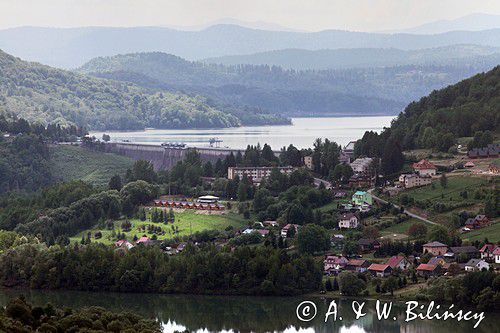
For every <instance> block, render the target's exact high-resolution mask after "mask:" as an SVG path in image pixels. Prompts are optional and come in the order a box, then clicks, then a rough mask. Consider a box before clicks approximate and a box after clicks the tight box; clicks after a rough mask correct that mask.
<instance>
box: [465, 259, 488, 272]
mask: <svg viewBox="0 0 500 333" xmlns="http://www.w3.org/2000/svg"><path fill="white" fill-rule="evenodd" d="M489 269H490V264H488V263H487V262H486V261H484V260H481V259H471V260H469V261H468V262H467V263H466V264H465V270H466V271H467V272H474V271H482V270H489Z"/></svg>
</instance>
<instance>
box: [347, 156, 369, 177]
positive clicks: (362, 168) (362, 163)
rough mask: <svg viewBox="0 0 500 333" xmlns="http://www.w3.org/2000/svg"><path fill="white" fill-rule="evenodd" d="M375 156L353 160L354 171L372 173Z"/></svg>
mask: <svg viewBox="0 0 500 333" xmlns="http://www.w3.org/2000/svg"><path fill="white" fill-rule="evenodd" d="M372 162H373V158H370V157H360V158H357V159H355V160H354V161H352V162H351V168H352V171H354V173H365V174H366V173H370V170H371V165H372Z"/></svg>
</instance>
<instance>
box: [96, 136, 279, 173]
mask: <svg viewBox="0 0 500 333" xmlns="http://www.w3.org/2000/svg"><path fill="white" fill-rule="evenodd" d="M190 149H195V150H196V151H197V152H198V153H199V154H200V158H201V160H202V161H204V162H207V161H210V162H212V163H214V162H216V161H217V159H219V158H220V159H221V160H222V159H224V158H226V156H228V155H230V154H231V153H233V154H235V155H236V154H237V153H238V152H241V153H242V154H243V153H244V151H245V150H244V149H230V148H215V147H181V146H178V147H175V146H171V145H167V146H161V145H149V144H139V143H129V142H109V143H106V145H105V151H106V152H109V153H115V154H119V155H124V156H127V157H130V158H132V159H134V160H146V161H149V162H151V163H152V164H153V166H154V168H155V170H168V169H170V168H172V167H173V166H174V165H175V164H177V162H179V161H182V160H183V159H184V157H185V156H186V154H187V152H188V151H189V150H190ZM274 154H275V155H276V156H279V155H280V152H279V151H275V152H274Z"/></svg>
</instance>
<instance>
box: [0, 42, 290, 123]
mask: <svg viewBox="0 0 500 333" xmlns="http://www.w3.org/2000/svg"><path fill="white" fill-rule="evenodd" d="M1 108H3V109H4V111H5V112H7V113H10V114H14V115H17V116H20V117H23V118H25V119H27V120H28V121H30V122H35V123H36V122H40V123H42V124H47V123H57V124H62V125H66V124H76V125H79V126H85V127H88V128H91V129H108V130H113V129H122V130H123V129H142V128H144V127H155V128H208V127H229V126H238V125H240V124H242V123H249V124H253V123H257V124H260V123H270V124H273V123H283V122H286V120H285V119H282V118H279V117H278V116H271V115H269V114H266V113H265V112H263V111H261V110H258V109H255V108H253V109H247V110H239V109H236V108H230V107H227V108H225V109H224V110H223V111H221V109H222V107H221V105H218V104H216V103H214V102H213V101H209V100H207V99H206V98H204V97H201V96H198V95H192V96H188V95H186V94H182V93H178V92H166V91H162V92H159V91H155V90H151V89H145V88H140V87H137V86H135V85H133V84H130V83H124V82H116V81H111V80H104V79H96V78H94V77H90V76H85V75H82V74H76V73H73V72H69V71H64V70H60V69H54V68H51V67H48V66H44V65H41V64H37V63H29V62H25V61H22V60H20V59H18V58H15V57H13V56H10V55H8V54H6V53H4V52H2V51H0V109H1ZM231 112H232V113H234V115H233V114H231ZM239 117H240V118H239Z"/></svg>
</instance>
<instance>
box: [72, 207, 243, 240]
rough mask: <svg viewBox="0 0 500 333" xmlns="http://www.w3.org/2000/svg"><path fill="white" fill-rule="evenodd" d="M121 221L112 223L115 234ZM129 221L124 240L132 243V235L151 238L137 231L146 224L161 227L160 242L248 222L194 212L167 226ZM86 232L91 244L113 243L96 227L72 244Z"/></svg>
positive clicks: (181, 214) (107, 233)
mask: <svg viewBox="0 0 500 333" xmlns="http://www.w3.org/2000/svg"><path fill="white" fill-rule="evenodd" d="M123 221H124V220H118V221H115V222H114V226H115V232H116V233H122V232H123V231H122V229H121V224H122V222H123ZM129 221H130V222H131V224H132V228H131V230H130V231H128V232H125V235H126V238H127V240H129V241H132V239H133V238H134V235H135V236H137V237H141V236H143V235H146V236H148V237H150V238H151V237H152V236H153V234H152V233H148V231H147V229H146V231H145V232H144V231H143V230H139V227H141V226H144V227H146V226H147V225H148V224H150V225H154V226H156V227H161V228H162V229H163V230H164V231H165V234H164V235H157V237H158V239H159V240H162V239H169V238H173V237H175V236H186V235H190V234H191V232H192V233H195V232H197V231H203V230H224V229H226V228H227V227H229V226H231V227H233V228H234V229H240V228H243V227H245V226H246V225H247V223H248V220H245V219H244V218H243V217H242V216H240V215H237V214H234V213H225V214H211V215H206V214H196V211H193V210H185V211H183V212H176V213H175V222H174V223H169V224H165V223H153V222H150V221H149V220H146V221H140V220H138V219H130V220H129ZM172 225H173V226H174V227H177V228H178V233H175V234H174V233H173V231H172ZM97 231H101V233H102V238H101V239H97V240H96V239H94V235H95V233H96V232H97ZM88 232H91V233H92V241H93V242H99V243H105V244H111V243H114V240H113V239H111V235H112V230H107V229H99V228H97V227H96V228H93V229H91V230H85V231H82V232H80V233H78V234H77V235H75V236H74V237H71V238H70V239H71V241H72V242H79V241H80V240H81V239H82V236H84V237H87V233H88Z"/></svg>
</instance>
